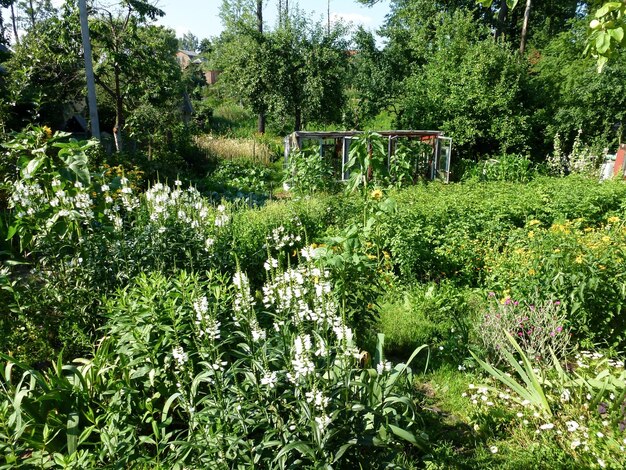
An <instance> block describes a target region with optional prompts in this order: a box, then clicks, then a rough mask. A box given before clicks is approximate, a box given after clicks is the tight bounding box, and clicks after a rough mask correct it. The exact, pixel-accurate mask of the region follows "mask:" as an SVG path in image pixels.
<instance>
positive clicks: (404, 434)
mask: <svg viewBox="0 0 626 470" xmlns="http://www.w3.org/2000/svg"><path fill="white" fill-rule="evenodd" d="M389 429H391V432H393V433H394V434H395V435H396V436H398V437H399V438H401V439H404V440H405V441H407V442H410V443H411V444H413V445H414V446H417V447H419V448H420V449H422V450H424V449H425V448H426V442H425V441H423V440H422V439H418V438H417V436H415V434H413V433H412V432H409V431H406V430H405V429H402V428H399V427H398V426H394V425H393V424H390V425H389Z"/></svg>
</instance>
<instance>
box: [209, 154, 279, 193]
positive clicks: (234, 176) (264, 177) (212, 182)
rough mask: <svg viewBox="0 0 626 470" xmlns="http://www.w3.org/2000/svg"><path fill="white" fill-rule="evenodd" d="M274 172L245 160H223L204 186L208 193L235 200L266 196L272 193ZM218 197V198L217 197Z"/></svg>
mask: <svg viewBox="0 0 626 470" xmlns="http://www.w3.org/2000/svg"><path fill="white" fill-rule="evenodd" d="M272 177H273V174H272V170H271V169H270V168H269V167H267V166H265V165H261V164H254V163H252V162H247V161H245V160H221V161H220V162H219V163H218V165H217V168H216V169H215V171H213V172H212V173H211V174H210V175H209V176H207V177H206V178H205V179H204V180H203V182H202V184H203V186H205V187H206V189H207V190H208V191H211V192H214V193H217V195H219V196H222V197H226V198H229V199H234V198H236V197H239V198H243V197H245V196H246V195H247V194H248V193H255V194H257V195H263V196H266V197H267V195H268V194H270V193H271V191H272ZM217 195H216V196H217Z"/></svg>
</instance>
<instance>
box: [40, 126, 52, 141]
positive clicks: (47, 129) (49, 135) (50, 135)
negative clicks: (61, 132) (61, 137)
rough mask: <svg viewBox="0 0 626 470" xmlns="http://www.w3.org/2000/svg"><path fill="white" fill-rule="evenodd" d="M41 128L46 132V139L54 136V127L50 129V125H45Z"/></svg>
mask: <svg viewBox="0 0 626 470" xmlns="http://www.w3.org/2000/svg"><path fill="white" fill-rule="evenodd" d="M41 130H42V131H43V132H44V134H46V139H49V138H50V137H52V129H50V128H49V127H48V126H43V127H42V128H41Z"/></svg>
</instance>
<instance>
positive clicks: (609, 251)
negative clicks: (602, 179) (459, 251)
mask: <svg viewBox="0 0 626 470" xmlns="http://www.w3.org/2000/svg"><path fill="white" fill-rule="evenodd" d="M622 224H623V222H621V218H620V217H618V216H610V217H609V218H608V219H606V220H605V222H604V223H602V224H598V225H595V224H590V223H588V222H587V221H585V220H584V219H574V220H565V221H562V222H554V223H553V224H546V225H545V226H544V225H543V224H542V223H541V222H540V221H539V220H535V221H534V222H533V221H531V222H529V224H528V225H527V227H526V228H525V229H520V230H518V231H514V232H512V233H511V235H510V237H509V239H508V242H507V244H506V246H505V247H504V248H503V250H502V251H501V252H500V253H498V254H495V255H494V256H493V257H492V258H491V260H489V261H488V262H487V263H486V265H487V269H488V271H489V273H490V274H489V277H488V282H489V284H490V285H491V286H494V288H496V287H497V289H498V290H499V291H500V292H502V291H503V290H505V289H510V293H511V294H510V295H511V296H512V297H514V298H521V299H528V298H531V297H530V296H531V295H532V294H533V292H534V291H536V292H540V293H541V297H542V299H543V300H549V299H551V298H552V299H558V300H561V301H562V302H565V303H566V304H567V308H568V310H569V313H568V320H569V322H570V324H571V326H572V329H573V333H574V335H575V336H576V337H577V339H579V340H583V341H584V343H585V344H586V345H591V344H604V345H606V346H612V347H617V346H618V345H622V344H623V342H624V336H623V334H622V331H624V328H625V325H624V324H623V315H622V306H623V302H624V299H626V296H625V292H624V289H623V285H622V282H621V276H622V275H621V274H620V273H621V264H622V262H623V259H624V253H623V249H622V246H623V243H624V240H623V239H624V234H623V231H622V228H621V227H622Z"/></svg>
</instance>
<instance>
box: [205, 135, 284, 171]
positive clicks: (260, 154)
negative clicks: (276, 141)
mask: <svg viewBox="0 0 626 470" xmlns="http://www.w3.org/2000/svg"><path fill="white" fill-rule="evenodd" d="M196 144H197V145H198V147H200V148H201V149H202V150H203V151H204V152H205V155H206V158H207V159H215V158H221V159H225V160H247V161H252V162H255V163H263V164H265V165H269V164H270V163H271V162H272V155H273V154H274V152H273V151H272V149H271V148H270V146H269V145H268V144H267V143H266V142H265V141H263V140H261V139H258V138H247V139H244V138H228V137H217V136H213V135H211V134H205V135H201V136H199V137H197V138H196Z"/></svg>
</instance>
